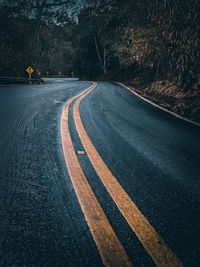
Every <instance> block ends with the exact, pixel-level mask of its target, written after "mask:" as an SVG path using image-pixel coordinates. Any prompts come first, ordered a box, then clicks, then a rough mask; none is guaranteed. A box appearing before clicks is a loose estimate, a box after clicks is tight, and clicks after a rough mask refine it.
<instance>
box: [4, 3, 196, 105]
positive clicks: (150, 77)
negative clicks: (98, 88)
mask: <svg viewBox="0 0 200 267" xmlns="http://www.w3.org/2000/svg"><path fill="white" fill-rule="evenodd" d="M0 5H1V8H0V38H1V41H0V76H11V77H27V73H26V71H25V70H26V68H27V67H28V66H29V65H31V66H32V67H33V68H34V70H35V72H34V75H35V77H36V76H37V75H38V73H39V74H41V75H42V76H45V75H57V74H60V75H65V76H67V77H71V76H76V77H79V78H81V79H87V80H88V79H89V80H91V79H93V80H94V79H96V80H97V79H98V80H110V81H124V82H127V83H129V84H132V85H133V86H136V87H138V88H139V89H140V88H147V87H148V88H149V90H154V87H155V83H157V85H158V86H160V85H163V86H164V87H165V89H166V90H167V88H169V87H170V88H179V91H178V92H179V93H178V95H179V96H180V94H181V93H182V94H187V92H191V91H192V92H193V96H194V95H195V99H197V98H198V101H199V99H200V97H199V91H200V64H199V61H200V42H199V39H200V2H199V1H198V0H184V1H183V0H173V1H172V0H168V1H167V0H163V1H161V0H152V1H147V0H104V1H103V0H82V1H81V0H80V1H73V0H67V1H66V0H17V1H15V0H10V1H6V0H3V1H1V3H0ZM163 86H162V87H163ZM180 88H181V89H180ZM172 91H173V90H172ZM154 93H155V92H154ZM173 94H174V93H173ZM166 97H168V98H170V97H171V96H170V93H169V95H168V96H166ZM190 97H191V95H190ZM172 102H173V101H172ZM193 102H194V101H193ZM195 103H196V102H195ZM198 104H199V102H198V103H196V104H195V105H198ZM197 109H198V107H197Z"/></svg>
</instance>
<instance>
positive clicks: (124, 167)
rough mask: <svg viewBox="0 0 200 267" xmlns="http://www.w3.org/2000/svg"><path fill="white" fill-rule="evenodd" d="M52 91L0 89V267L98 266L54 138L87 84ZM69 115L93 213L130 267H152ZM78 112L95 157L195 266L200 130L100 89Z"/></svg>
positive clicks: (114, 88)
mask: <svg viewBox="0 0 200 267" xmlns="http://www.w3.org/2000/svg"><path fill="white" fill-rule="evenodd" d="M48 82H49V84H47V85H37V86H10V87H0V151H1V155H0V266H2V267H4V266H6V267H7V266H9V267H11V266H15V267H16V266H35V267H36V266H38V267H40V266H41V267H44V266H58V267H61V266H75V267H76V266H81V267H82V266H103V263H102V255H101V253H100V252H99V251H100V249H99V247H98V245H97V243H96V241H94V240H95V238H94V233H92V232H91V227H90V225H89V223H88V220H87V217H85V216H84V213H83V211H82V209H81V206H80V204H79V201H80V200H78V198H77V192H76V193H75V190H74V186H73V184H72V180H71V177H70V172H69V169H68V168H67V167H66V163H65V160H66V158H65V156H64V154H63V146H62V145H63V144H62V140H61V131H60V127H61V125H60V121H61V114H62V111H63V108H64V106H65V104H66V102H67V101H68V100H69V99H70V98H72V97H74V96H76V95H77V94H79V93H81V92H83V91H84V90H85V89H87V88H89V87H90V86H91V85H92V83H91V82H81V81H74V80H67V79H50V80H48ZM73 105H75V104H74V102H73V103H72V104H71V106H70V107H69V131H70V135H71V139H72V143H73V146H74V149H75V151H76V156H77V158H78V161H79V162H80V165H81V168H82V169H83V171H84V174H85V177H86V178H87V181H88V183H89V184H90V186H91V189H92V191H93V192H94V194H95V196H96V199H97V201H98V203H99V204H100V206H101V208H102V210H103V212H104V214H105V215H106V218H107V220H108V221H109V223H110V225H111V227H112V229H113V231H114V233H116V236H117V239H118V240H119V242H120V243H121V245H122V247H123V248H124V250H125V252H126V255H127V257H128V258H129V260H130V262H132V264H133V265H134V266H148V267H149V266H155V260H154V258H153V257H152V255H151V253H150V252H149V251H148V249H146V248H144V244H143V242H141V240H140V238H138V235H137V233H136V232H134V231H133V229H132V228H131V226H130V223H129V222H128V220H127V219H126V217H125V216H124V215H122V211H120V209H119V207H118V206H117V204H116V202H115V201H114V198H113V196H111V194H110V193H109V190H108V189H107V187H106V186H105V184H103V182H102V180H101V179H100V177H99V175H98V172H97V171H96V169H95V167H94V164H92V163H91V159H89V154H88V153H87V151H86V150H85V147H84V145H83V143H82V142H81V140H80V137H79V135H78V132H77V127H76V125H75V121H74V115H73ZM79 112H80V116H81V119H82V123H83V125H84V128H85V131H86V133H87V135H88V137H89V139H90V140H91V141H92V143H93V145H94V147H95V148H96V150H97V151H98V153H99V156H100V157H101V159H102V160H103V161H104V162H105V164H106V166H107V167H108V169H109V170H110V172H111V173H112V175H113V176H114V177H115V178H116V180H117V181H118V183H119V185H120V186H121V187H122V188H123V189H124V191H125V192H126V193H127V195H128V196H129V197H130V199H131V201H132V202H133V203H134V205H136V206H137V208H138V210H139V211H140V212H141V214H143V215H144V217H145V218H146V220H147V221H148V223H149V224H150V225H151V226H152V227H153V229H155V231H156V233H158V235H159V236H161V237H162V240H164V242H165V244H166V246H167V247H168V248H170V249H171V251H172V252H173V254H174V255H176V257H177V259H179V260H180V261H181V262H182V264H183V266H188V267H191V266H192V267H193V266H200V246H199V244H200V193H199V192H200V127H198V126H194V125H191V124H189V123H188V122H185V121H182V120H180V119H177V118H175V117H173V116H172V115H170V114H168V113H165V112H164V111H161V110H159V109H157V108H156V107H154V106H152V105H150V104H148V103H146V102H144V101H143V100H141V99H139V98H138V97H136V96H135V95H133V94H132V93H131V92H129V91H128V90H126V89H124V88H123V87H121V86H119V85H115V84H110V83H106V82H98V83H97V86H96V88H94V90H92V91H91V92H90V93H89V94H88V95H86V96H85V97H84V98H83V99H82V100H81V102H80V106H79ZM78 151H84V154H79V153H78ZM125 212H128V211H125ZM129 213H130V212H129ZM85 218H86V219H85ZM142 231H143V229H142ZM160 246H163V244H160ZM157 265H158V264H157ZM160 266H161V265H160ZM166 266H174V265H173V264H172V263H170V262H169V263H168V265H166ZM179 266H180V265H179Z"/></svg>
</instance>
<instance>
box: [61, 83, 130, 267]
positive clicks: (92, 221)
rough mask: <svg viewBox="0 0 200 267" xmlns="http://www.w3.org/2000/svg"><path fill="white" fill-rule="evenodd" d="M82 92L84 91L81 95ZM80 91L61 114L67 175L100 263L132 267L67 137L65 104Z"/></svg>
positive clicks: (68, 134)
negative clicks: (100, 259)
mask: <svg viewBox="0 0 200 267" xmlns="http://www.w3.org/2000/svg"><path fill="white" fill-rule="evenodd" d="M94 87H96V84H94V85H93V86H92V87H90V88H89V89H90V90H89V91H88V92H90V91H91V90H92V89H93V88H94ZM85 92H86V90H85V91H84V92H82V93H81V94H83V93H85ZM81 94H78V95H77V96H75V97H73V98H71V99H70V100H69V101H68V102H67V104H66V106H65V107H64V109H63V113H62V116H61V139H62V145H63V152H64V157H65V162H66V165H67V169H68V172H69V176H70V178H71V181H72V184H73V186H74V189H75V192H76V195H77V198H78V201H79V203H80V206H81V209H82V211H83V214H84V216H85V219H86V221H87V224H88V226H89V228H90V231H91V234H92V236H93V239H94V241H95V243H96V245H97V248H98V250H99V253H100V256H101V258H102V262H103V264H104V265H105V266H108V267H114V266H128V267H131V266H133V265H132V263H131V262H130V260H129V258H128V256H127V254H126V252H125V250H124V248H123V246H122V244H121V243H120V241H119V239H118V237H117V236H116V234H115V232H114V230H113V229H112V227H111V225H110V223H109V221H108V219H107V218H106V215H105V214H104V212H103V210H102V208H101V206H100V204H99V202H98V201H97V199H96V197H95V195H94V193H93V191H92V189H91V187H90V185H89V183H88V181H87V179H86V177H85V175H84V172H83V170H82V168H81V166H80V163H79V161H78V158H77V156H76V152H75V150H74V146H73V143H72V140H71V136H70V132H69V125H68V114H69V106H70V104H71V103H72V101H73V100H74V99H75V98H77V97H79V96H80V95H81Z"/></svg>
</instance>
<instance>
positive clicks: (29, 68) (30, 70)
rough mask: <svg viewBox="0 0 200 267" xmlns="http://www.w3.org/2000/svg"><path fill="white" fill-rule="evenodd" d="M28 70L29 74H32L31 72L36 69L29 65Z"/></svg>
mask: <svg viewBox="0 0 200 267" xmlns="http://www.w3.org/2000/svg"><path fill="white" fill-rule="evenodd" d="M26 71H27V72H28V74H31V73H33V72H34V69H33V68H32V67H31V66H29V67H28V68H27V69H26Z"/></svg>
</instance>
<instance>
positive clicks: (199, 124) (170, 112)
mask: <svg viewBox="0 0 200 267" xmlns="http://www.w3.org/2000/svg"><path fill="white" fill-rule="evenodd" d="M116 83H117V84H119V85H121V86H123V87H124V88H126V89H127V90H129V91H130V92H131V93H133V94H134V95H136V96H137V97H139V98H141V99H142V100H144V101H145V102H147V103H149V104H151V105H153V106H154V107H156V108H159V109H161V110H163V111H165V112H167V113H169V114H171V115H173V116H174V117H176V118H178V119H181V120H184V121H186V122H189V123H191V124H193V125H196V126H199V127H200V123H198V122H195V121H192V120H190V119H187V118H185V117H183V116H181V115H178V114H177V113H175V112H173V111H170V110H168V109H166V108H163V107H161V106H159V105H158V104H155V103H153V102H152V101H150V100H148V99H146V98H145V97H143V96H141V95H139V94H138V93H136V92H134V91H133V90H131V89H130V88H129V87H127V86H125V85H124V84H122V83H119V82H116Z"/></svg>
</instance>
